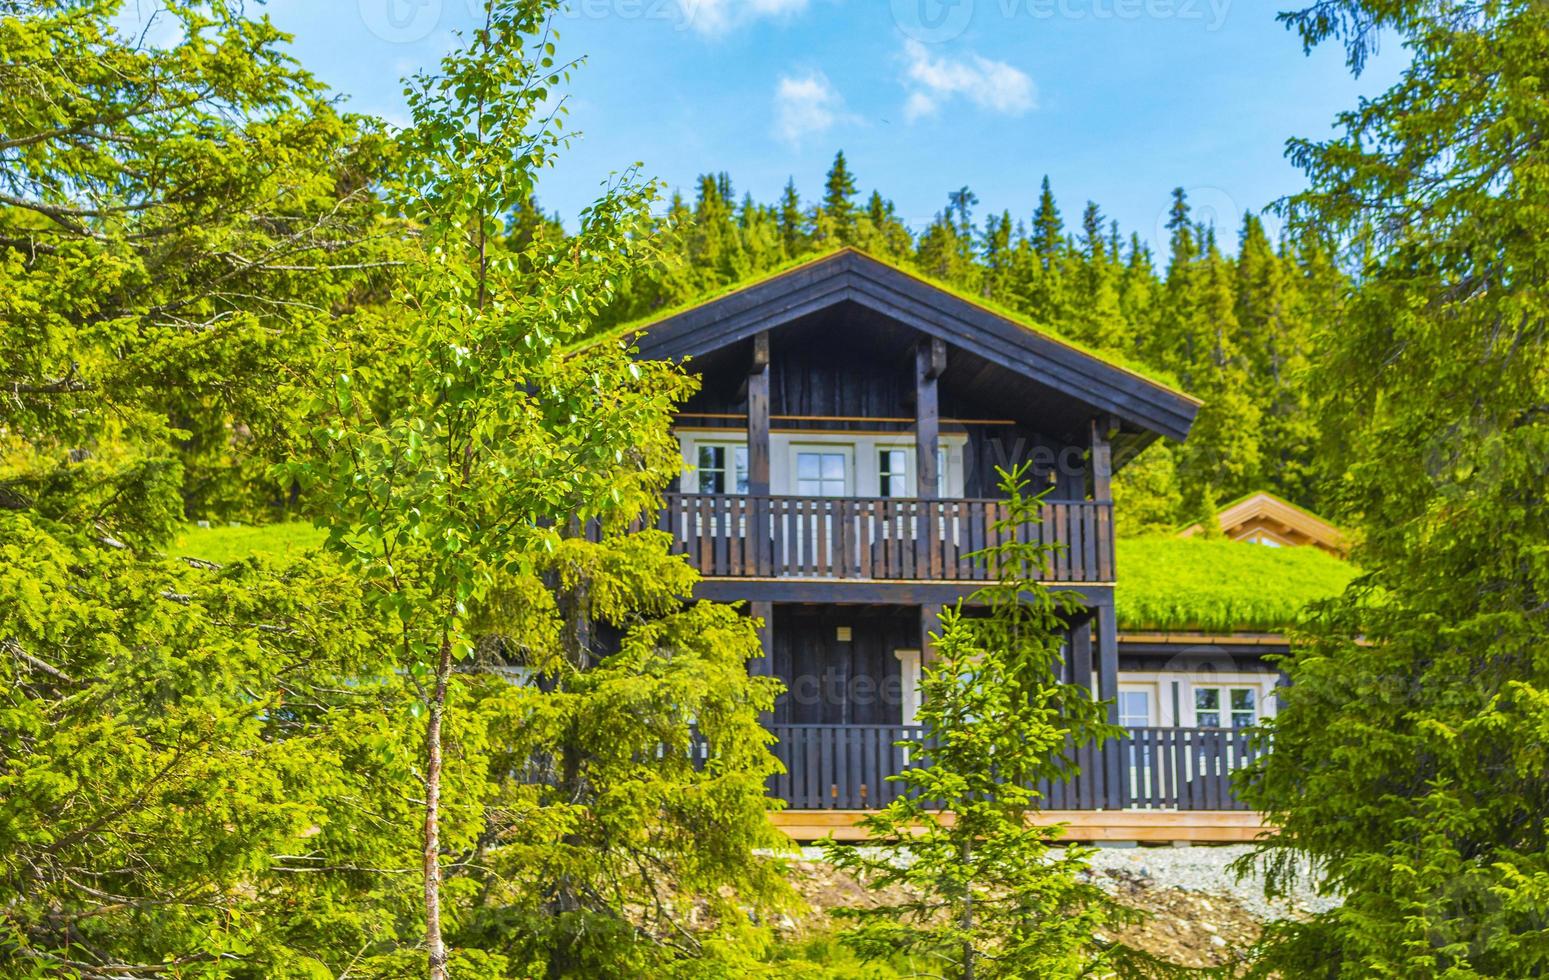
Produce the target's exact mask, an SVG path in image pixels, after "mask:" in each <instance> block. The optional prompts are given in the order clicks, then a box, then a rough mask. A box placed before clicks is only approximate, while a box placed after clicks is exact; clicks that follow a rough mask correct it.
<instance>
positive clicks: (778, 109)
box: [774, 71, 853, 145]
mask: <svg viewBox="0 0 1549 980" xmlns="http://www.w3.org/2000/svg"><path fill="white" fill-rule="evenodd" d="M774 102H775V135H776V136H778V137H780V139H782V140H784V141H785V142H787V143H790V144H792V145H796V144H799V143H800V142H801V141H802V139H803V138H804V137H807V136H817V135H820V134H822V133H826V132H828V131H829V130H830V129H833V128H834V126H835V125H836V124H838V123H840V122H845V121H848V120H850V119H851V118H853V117H852V116H851V115H850V114H849V113H848V112H846V111H845V108H844V99H843V98H842V97H841V96H840V95H839V92H838V91H837V90H835V88H834V86H833V83H832V82H830V81H829V80H828V76H827V75H825V74H823V73H822V72H820V71H810V72H807V73H806V74H805V75H782V76H780V83H779V84H778V85H776V86H775V98H774Z"/></svg>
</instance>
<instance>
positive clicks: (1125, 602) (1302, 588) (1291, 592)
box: [1114, 537, 1359, 632]
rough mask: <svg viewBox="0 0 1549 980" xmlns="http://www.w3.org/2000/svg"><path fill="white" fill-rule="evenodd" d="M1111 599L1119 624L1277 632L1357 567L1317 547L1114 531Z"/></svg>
mask: <svg viewBox="0 0 1549 980" xmlns="http://www.w3.org/2000/svg"><path fill="white" fill-rule="evenodd" d="M1116 547H1117V552H1116V554H1115V556H1114V564H1115V566H1116V568H1117V571H1118V585H1117V587H1116V588H1115V590H1114V603H1115V606H1116V615H1117V618H1118V621H1119V627H1120V628H1121V629H1126V630H1148V629H1152V630H1201V631H1207V632H1230V631H1240V632H1278V631H1280V630H1283V629H1285V628H1287V627H1290V626H1292V625H1294V624H1295V623H1296V622H1297V620H1298V618H1299V617H1300V615H1301V613H1302V610H1303V609H1304V608H1305V607H1306V606H1307V604H1308V603H1310V602H1316V601H1318V600H1320V599H1330V598H1333V597H1335V596H1337V595H1339V594H1340V593H1341V592H1343V591H1344V588H1345V586H1346V585H1348V584H1349V583H1350V580H1351V579H1353V578H1355V576H1356V575H1358V574H1359V569H1357V568H1356V567H1355V566H1354V565H1351V564H1349V563H1348V562H1344V561H1341V560H1339V559H1338V558H1335V557H1333V556H1332V555H1329V554H1327V553H1326V552H1324V551H1322V550H1320V549H1318V548H1311V547H1307V548H1271V547H1268V546H1266V545H1261V544H1253V543H1250V542H1245V541H1230V540H1226V539H1222V538H1174V537H1142V538H1121V539H1120V540H1119V541H1118V542H1117V545H1116Z"/></svg>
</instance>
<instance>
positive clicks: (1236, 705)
mask: <svg viewBox="0 0 1549 980" xmlns="http://www.w3.org/2000/svg"><path fill="white" fill-rule="evenodd" d="M1257 693H1258V692H1256V691H1254V690H1253V688H1251V687H1234V688H1232V710H1233V711H1252V710H1253V708H1254V695H1255V694H1257Z"/></svg>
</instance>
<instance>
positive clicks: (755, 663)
mask: <svg viewBox="0 0 1549 980" xmlns="http://www.w3.org/2000/svg"><path fill="white" fill-rule="evenodd" d="M748 612H749V613H750V614H751V615H752V616H753V618H754V619H762V620H763V621H764V625H763V626H761V627H759V630H758V642H759V645H760V646H762V647H763V648H764V655H763V656H762V657H760V658H758V659H757V660H750V661H748V673H750V674H752V675H753V676H755V677H773V676H774V673H775V666H774V603H772V602H750V603H748ZM758 720H759V723H760V724H763V725H770V724H773V723H774V715H773V714H771V713H770V712H767V711H763V712H760V713H759V716H758Z"/></svg>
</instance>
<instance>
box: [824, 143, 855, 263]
mask: <svg viewBox="0 0 1549 980" xmlns="http://www.w3.org/2000/svg"><path fill="white" fill-rule="evenodd" d="M853 197H855V178H854V177H853V176H851V174H850V169H849V166H848V165H847V164H846V163H845V160H844V151H843V150H840V151H839V152H838V153H836V154H834V165H833V166H832V167H830V168H829V171H828V177H827V179H826V180H825V181H824V182H823V203H822V204H820V205H819V206H818V226H819V233H818V237H819V238H821V239H822V240H824V241H825V242H826V243H828V244H833V245H851V244H854V242H855V225H856V213H855V202H854V201H853V200H851V199H852V198H853Z"/></svg>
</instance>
